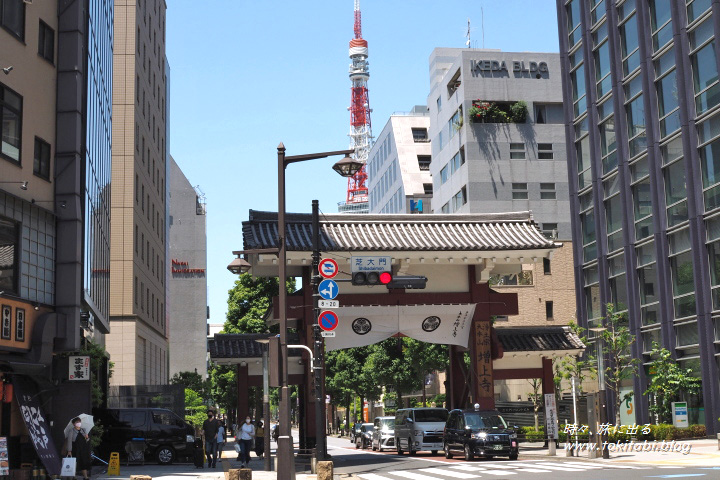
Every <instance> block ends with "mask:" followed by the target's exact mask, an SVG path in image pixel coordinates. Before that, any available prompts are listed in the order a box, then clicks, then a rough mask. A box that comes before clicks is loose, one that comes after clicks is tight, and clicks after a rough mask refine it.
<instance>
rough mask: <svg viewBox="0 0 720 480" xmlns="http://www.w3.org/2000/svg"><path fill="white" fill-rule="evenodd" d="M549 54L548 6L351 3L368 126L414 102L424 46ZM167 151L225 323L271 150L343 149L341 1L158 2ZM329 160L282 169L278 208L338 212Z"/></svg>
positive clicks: (344, 5) (516, 0)
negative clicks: (194, 189) (193, 215)
mask: <svg viewBox="0 0 720 480" xmlns="http://www.w3.org/2000/svg"><path fill="white" fill-rule="evenodd" d="M481 7H482V9H483V11H484V17H485V18H484V37H485V40H484V42H485V48H494V49H500V50H503V51H506V52H523V51H534V52H557V51H558V34H557V17H556V7H555V0H494V1H493V0H443V1H439V0H433V1H430V0H361V9H362V21H363V24H362V28H363V30H362V31H363V38H365V40H367V41H368V44H369V57H368V60H369V62H370V80H369V82H368V87H369V92H370V94H369V95H370V106H371V108H372V109H373V112H372V122H373V123H372V125H373V131H374V132H375V134H376V135H377V134H378V133H380V131H381V130H382V128H383V127H384V126H385V123H386V122H387V121H388V119H389V117H390V115H391V114H392V113H393V112H407V111H409V110H410V109H411V108H412V106H413V105H424V104H426V102H427V94H428V90H429V86H428V85H429V76H428V58H429V56H430V53H431V52H432V50H433V48H436V47H457V48H463V47H464V46H465V41H466V38H465V32H466V30H467V20H468V18H469V19H470V22H471V39H472V46H473V47H476V48H482V46H483V43H482V42H483V40H482V37H483V29H482V28H481V23H482V16H481ZM166 33H167V56H168V60H169V62H170V153H171V154H172V156H173V157H174V158H175V161H176V162H177V163H178V165H180V167H181V168H182V169H183V171H184V172H185V175H186V176H187V177H188V179H189V180H190V182H191V183H192V184H193V185H200V188H201V189H202V190H203V191H204V192H205V194H206V195H207V204H208V207H207V208H208V215H207V239H208V242H207V245H208V272H207V275H208V277H207V278H208V293H209V297H208V302H209V305H210V314H211V318H210V322H211V323H223V322H224V321H225V314H226V312H227V294H228V290H229V289H230V288H232V285H233V281H234V280H235V278H236V277H235V276H234V275H232V274H230V272H228V271H227V268H226V267H227V265H228V263H230V262H231V261H232V258H233V255H232V251H233V250H241V249H242V246H243V245H242V221H243V220H247V218H248V211H249V210H250V209H253V210H269V211H276V210H277V150H276V148H277V145H278V144H279V143H280V142H283V143H284V144H285V147H286V148H287V154H288V155H299V154H304V153H315V152H324V151H332V150H342V149H346V148H348V144H349V139H348V136H347V134H348V132H349V129H350V126H349V125H350V114H349V112H348V111H347V107H348V105H349V104H350V81H349V79H348V75H347V72H348V65H349V63H350V60H349V58H348V42H349V41H350V40H351V39H352V38H353V1H352V0H323V1H305V2H296V1H294V2H290V1H284V0H281V1H277V0H276V1H272V0H265V1H262V0H261V1H252V2H251V1H246V0H208V1H205V2H198V1H197V0H170V1H169V2H168V9H167V32H166ZM337 160H339V157H336V158H334V159H333V158H329V159H325V160H315V161H312V162H306V163H302V164H296V165H291V166H289V167H288V171H287V178H286V182H287V209H288V211H296V212H309V211H310V205H311V201H312V200H313V199H318V200H319V201H320V209H321V211H323V212H326V213H333V212H337V203H338V202H341V201H343V200H344V199H345V190H346V188H347V181H346V179H344V178H342V177H340V176H338V175H337V174H336V173H335V172H333V171H332V170H331V168H330V167H331V166H332V164H333V163H334V162H335V161H337Z"/></svg>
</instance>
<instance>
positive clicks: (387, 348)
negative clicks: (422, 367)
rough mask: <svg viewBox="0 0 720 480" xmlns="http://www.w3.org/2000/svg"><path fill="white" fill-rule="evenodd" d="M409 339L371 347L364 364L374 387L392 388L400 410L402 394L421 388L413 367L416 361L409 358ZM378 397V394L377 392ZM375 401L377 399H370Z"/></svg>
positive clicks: (420, 380)
mask: <svg viewBox="0 0 720 480" xmlns="http://www.w3.org/2000/svg"><path fill="white" fill-rule="evenodd" d="M409 340H410V339H409V338H389V339H387V340H383V341H382V342H380V343H377V344H375V345H372V347H371V348H372V350H371V353H370V355H368V358H367V361H366V362H365V369H366V370H367V371H369V372H372V374H373V375H374V377H375V379H376V383H375V384H376V385H378V386H381V385H385V386H388V387H392V389H393V390H394V391H395V392H396V393H397V396H398V408H401V405H402V404H401V400H402V394H403V393H410V392H415V391H418V390H420V389H421V388H422V386H423V379H424V375H423V378H420V376H419V374H418V371H417V369H416V367H415V365H414V362H416V361H417V360H418V359H417V358H413V357H412V356H411V353H410V352H411V351H412V349H411V348H408V347H407V346H408V342H409ZM378 395H379V392H378ZM370 399H372V400H376V399H377V397H376V396H374V397H370Z"/></svg>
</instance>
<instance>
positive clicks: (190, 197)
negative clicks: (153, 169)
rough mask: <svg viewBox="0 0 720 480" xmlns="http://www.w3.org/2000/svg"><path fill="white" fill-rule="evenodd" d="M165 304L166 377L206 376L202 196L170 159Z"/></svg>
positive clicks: (204, 254)
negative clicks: (178, 375) (167, 261)
mask: <svg viewBox="0 0 720 480" xmlns="http://www.w3.org/2000/svg"><path fill="white" fill-rule="evenodd" d="M169 178H170V181H169V183H168V193H169V196H170V203H169V210H170V221H169V223H168V224H169V228H170V235H169V236H168V239H169V242H168V247H169V251H170V277H169V281H168V283H169V288H170V294H169V297H170V298H171V299H172V302H170V303H169V304H168V312H169V316H170V318H171V319H172V323H170V324H169V326H168V330H169V342H170V372H169V374H170V376H171V377H172V376H173V375H174V374H176V373H178V372H197V373H199V374H200V375H202V376H203V378H204V377H205V376H206V375H207V331H208V324H207V320H208V318H209V311H208V306H207V234H206V233H207V231H206V217H205V214H206V204H205V199H204V196H202V195H201V194H199V193H198V191H197V190H196V189H195V188H194V187H193V186H192V185H191V184H190V182H189V181H188V179H187V178H186V177H185V175H184V174H183V172H182V170H181V169H180V167H179V166H178V164H177V163H176V162H175V160H174V159H173V158H172V157H171V159H170V177H169Z"/></svg>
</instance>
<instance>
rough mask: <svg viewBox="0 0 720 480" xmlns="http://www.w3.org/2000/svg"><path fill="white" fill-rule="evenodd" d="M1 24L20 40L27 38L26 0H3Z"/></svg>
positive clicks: (0, 11)
mask: <svg viewBox="0 0 720 480" xmlns="http://www.w3.org/2000/svg"><path fill="white" fill-rule="evenodd" d="M0 24H1V25H2V26H3V28H5V29H6V30H7V31H9V32H10V33H12V34H13V35H15V36H16V37H17V38H19V39H20V40H24V39H25V2H24V1H23V0H2V4H0Z"/></svg>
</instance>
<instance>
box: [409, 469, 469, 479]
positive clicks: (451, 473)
mask: <svg viewBox="0 0 720 480" xmlns="http://www.w3.org/2000/svg"><path fill="white" fill-rule="evenodd" d="M420 471H421V472H427V473H434V474H437V475H445V476H451V477H455V478H478V477H480V475H471V474H469V473H462V472H455V471H452V470H446V469H444V468H421V469H420Z"/></svg>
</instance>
